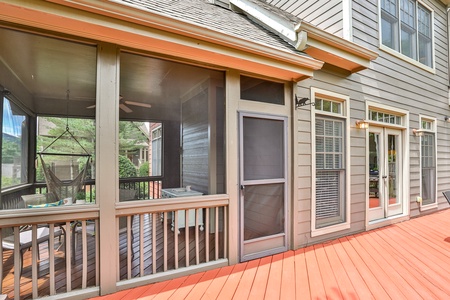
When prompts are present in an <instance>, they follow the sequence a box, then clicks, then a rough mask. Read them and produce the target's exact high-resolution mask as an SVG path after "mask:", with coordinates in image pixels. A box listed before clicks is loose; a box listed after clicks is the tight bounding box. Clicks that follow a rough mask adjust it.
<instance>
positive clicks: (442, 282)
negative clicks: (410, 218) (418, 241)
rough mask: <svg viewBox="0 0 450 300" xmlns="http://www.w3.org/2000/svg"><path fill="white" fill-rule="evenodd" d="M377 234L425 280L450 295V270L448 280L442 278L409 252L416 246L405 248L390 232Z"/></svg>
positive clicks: (377, 232) (378, 231) (378, 232)
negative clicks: (401, 255) (449, 280)
mask: <svg viewBox="0 0 450 300" xmlns="http://www.w3.org/2000/svg"><path fill="white" fill-rule="evenodd" d="M375 233H376V234H378V235H379V236H380V237H381V238H382V239H384V240H385V241H387V242H388V243H389V245H390V246H392V247H393V248H394V249H395V250H396V251H398V252H399V253H402V254H403V255H404V256H405V258H407V259H408V264H409V266H410V267H411V268H415V269H417V270H418V271H419V272H421V273H422V276H423V277H424V279H426V280H429V281H430V282H432V283H434V285H435V286H436V288H440V289H441V290H443V291H444V292H446V293H447V294H448V295H450V286H449V284H448V276H449V275H450V274H449V271H448V270H447V275H446V278H445V277H442V275H440V274H438V273H437V272H435V270H434V268H433V267H432V266H430V265H428V264H427V262H424V261H422V259H420V258H417V257H416V256H414V254H412V253H411V252H408V251H409V250H410V249H411V247H412V249H416V247H415V246H414V245H413V246H409V247H406V248H405V247H404V246H403V245H402V244H401V243H400V242H399V240H398V239H397V238H394V237H391V236H390V232H389V234H386V231H381V230H377V231H376V232H375ZM413 252H414V251H413ZM425 261H426V259H425Z"/></svg>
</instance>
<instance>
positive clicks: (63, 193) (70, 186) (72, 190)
mask: <svg viewBox="0 0 450 300" xmlns="http://www.w3.org/2000/svg"><path fill="white" fill-rule="evenodd" d="M65 134H69V135H70V137H71V138H72V139H73V140H75V141H76V142H77V144H78V145H79V146H80V147H81V149H83V150H84V152H85V153H83V154H73V153H48V152H45V151H46V150H47V149H48V148H49V147H50V146H52V145H53V144H54V143H55V142H56V141H57V140H59V139H60V138H61V137H62V136H63V135H65ZM37 154H38V156H39V159H40V161H41V164H42V169H43V171H44V177H45V182H46V183H47V193H53V194H54V195H55V196H56V199H58V200H61V199H64V198H68V197H72V199H73V200H74V201H75V199H76V196H77V194H78V192H80V191H82V190H83V184H84V180H85V178H86V174H87V170H89V168H90V162H91V155H90V154H89V153H88V152H87V151H86V149H85V148H84V147H83V146H82V145H81V144H80V142H78V140H77V139H76V138H75V137H74V136H73V134H72V133H71V132H70V131H69V126H67V127H66V131H64V132H63V133H62V134H61V135H60V136H58V137H57V138H56V139H55V140H54V141H53V142H52V143H50V145H48V146H47V147H46V148H45V149H44V150H43V151H42V152H39V153H37ZM45 155H55V156H73V157H85V158H86V163H85V165H84V167H83V168H82V169H81V171H80V172H79V173H78V175H77V176H75V178H74V179H68V180H62V179H60V178H58V176H57V175H56V174H55V172H54V171H53V170H52V169H51V168H50V166H49V164H48V163H46V162H45V160H44V158H43V157H44V156H45Z"/></svg>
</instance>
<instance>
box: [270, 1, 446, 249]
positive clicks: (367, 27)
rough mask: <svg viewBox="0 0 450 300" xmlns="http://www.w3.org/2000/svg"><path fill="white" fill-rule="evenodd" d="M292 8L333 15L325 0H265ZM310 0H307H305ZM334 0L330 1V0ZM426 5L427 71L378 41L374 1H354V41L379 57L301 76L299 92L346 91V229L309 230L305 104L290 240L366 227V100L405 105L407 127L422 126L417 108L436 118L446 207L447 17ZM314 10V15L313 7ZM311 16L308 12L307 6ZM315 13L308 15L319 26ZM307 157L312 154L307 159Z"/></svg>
mask: <svg viewBox="0 0 450 300" xmlns="http://www.w3.org/2000/svg"><path fill="white" fill-rule="evenodd" d="M268 2H272V3H273V4H274V5H277V6H279V7H281V8H283V9H286V10H287V11H289V12H296V13H298V16H299V17H303V18H305V20H306V16H303V15H302V14H308V12H309V11H311V9H312V7H313V6H316V5H318V4H317V3H320V4H321V5H318V6H319V7H321V8H320V9H318V8H316V10H318V12H326V15H325V14H322V16H323V17H324V18H326V17H327V16H330V18H331V19H333V18H335V13H334V12H333V10H332V9H331V10H330V7H329V6H327V5H328V1H268ZM305 2H308V3H305ZM331 3H334V1H331ZM425 4H426V5H428V6H429V7H431V8H432V9H433V10H434V17H435V19H434V20H435V21H434V38H435V39H434V41H435V44H434V46H435V65H436V74H432V73H430V72H428V71H426V70H424V69H422V68H419V67H417V66H415V65H414V64H411V63H409V62H407V61H405V60H403V59H401V58H399V57H397V56H394V55H391V54H390V53H387V52H385V51H382V50H380V49H379V39H378V34H379V33H378V22H379V21H378V1H365V0H359V1H352V16H353V19H352V26H353V41H354V42H355V43H357V44H359V45H362V46H364V47H366V48H369V49H371V50H373V51H376V52H378V54H379V57H378V58H377V59H376V60H375V61H373V62H372V63H371V66H370V68H369V69H367V70H364V71H361V72H359V73H356V74H352V75H350V76H347V75H346V74H338V73H333V72H331V71H326V70H323V71H318V72H316V73H315V74H314V79H308V80H304V81H301V82H299V83H298V87H297V91H296V94H297V95H298V96H299V97H305V96H308V97H309V95H310V87H317V88H321V89H324V90H328V91H332V92H336V93H340V94H343V95H348V96H349V97H350V119H349V122H350V127H351V130H350V137H349V138H350V142H351V158H350V159H351V162H350V172H351V183H350V188H351V191H350V194H351V229H350V230H345V231H339V232H335V233H332V234H327V235H324V236H319V237H315V238H311V234H310V232H311V202H312V200H311V193H312V191H311V178H310V177H309V176H310V175H311V174H310V173H311V154H312V152H311V138H312V136H311V132H310V130H311V122H310V109H311V107H310V106H305V107H302V108H299V109H298V110H297V111H296V116H297V126H296V130H297V132H296V133H295V134H296V135H297V137H296V140H297V142H298V143H297V145H296V147H295V148H296V150H297V151H298V152H297V162H298V163H297V166H296V167H297V174H298V178H297V187H298V189H297V191H296V193H294V195H297V207H298V211H297V212H296V213H295V214H294V218H296V220H295V224H294V226H295V242H294V247H302V246H305V245H308V244H311V243H316V242H320V241H322V240H327V239H330V238H334V237H339V236H343V235H347V234H349V233H354V232H358V231H363V230H365V222H366V220H365V210H366V186H365V178H366V177H365V176H366V166H365V162H366V142H365V132H364V131H363V130H358V129H356V128H355V125H354V122H355V120H358V119H364V118H365V113H366V111H365V110H366V108H365V103H366V101H372V102H378V103H380V104H383V105H388V106H391V107H393V108H397V109H402V110H407V111H409V113H410V123H409V124H408V127H409V128H410V129H413V128H418V127H419V114H423V115H426V116H431V117H436V118H437V125H438V133H437V136H438V141H437V147H438V157H437V158H438V167H437V170H438V193H437V194H438V197H439V198H438V202H439V203H440V208H444V204H443V203H444V201H445V199H443V197H442V196H441V191H443V190H448V189H450V182H449V181H450V180H449V179H448V178H450V138H449V137H448V136H449V133H450V124H449V123H445V122H444V121H443V120H444V117H445V116H446V115H449V116H450V113H449V106H448V88H447V87H448V70H447V69H448V58H447V56H448V54H447V49H448V45H447V23H446V22H447V21H446V15H445V7H444V6H443V5H442V4H441V3H440V2H439V1H426V2H425ZM318 12H317V11H316V12H315V13H314V15H317V14H318ZM309 15H310V17H313V15H312V14H309ZM317 20H318V19H317V18H315V19H314V22H312V23H313V24H314V25H317V26H319V27H320V25H319V24H318V23H316V22H317ZM409 138H410V141H409V156H410V161H409V164H410V166H409V167H410V179H411V180H410V190H409V191H406V193H407V194H408V193H409V199H410V201H411V202H410V211H411V216H415V215H418V214H420V211H419V208H418V204H417V203H416V202H415V201H414V200H415V198H416V196H418V195H419V191H420V187H419V183H420V181H419V179H420V174H419V171H420V165H419V163H420V158H419V149H420V144H419V138H416V137H414V136H412V135H410V137H409ZM308 159H309V161H308Z"/></svg>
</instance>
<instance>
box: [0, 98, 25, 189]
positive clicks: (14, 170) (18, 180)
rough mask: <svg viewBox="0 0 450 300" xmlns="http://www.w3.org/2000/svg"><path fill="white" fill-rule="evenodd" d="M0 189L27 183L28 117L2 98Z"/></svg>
mask: <svg viewBox="0 0 450 300" xmlns="http://www.w3.org/2000/svg"><path fill="white" fill-rule="evenodd" d="M2 133H3V134H2V189H4V188H8V187H11V186H15V185H19V184H22V183H27V182H28V167H27V165H28V116H27V115H26V114H25V113H24V112H23V111H22V110H21V109H20V108H19V107H18V106H16V105H15V104H14V103H13V102H12V101H10V100H8V99H7V98H3V122H2Z"/></svg>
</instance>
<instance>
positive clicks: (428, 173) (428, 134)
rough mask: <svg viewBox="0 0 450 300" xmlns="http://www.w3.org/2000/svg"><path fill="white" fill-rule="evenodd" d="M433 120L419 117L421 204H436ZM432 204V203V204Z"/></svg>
mask: <svg viewBox="0 0 450 300" xmlns="http://www.w3.org/2000/svg"><path fill="white" fill-rule="evenodd" d="M434 122H435V121H434V120H431V119H430V120H428V119H424V118H423V119H421V128H420V129H421V130H422V131H423V135H422V136H421V137H420V173H421V176H420V181H421V184H420V191H421V195H420V196H421V197H422V206H428V205H433V204H436V133H435V130H434V128H435V124H434ZM433 206H434V205H433Z"/></svg>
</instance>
